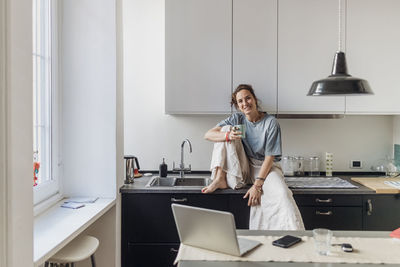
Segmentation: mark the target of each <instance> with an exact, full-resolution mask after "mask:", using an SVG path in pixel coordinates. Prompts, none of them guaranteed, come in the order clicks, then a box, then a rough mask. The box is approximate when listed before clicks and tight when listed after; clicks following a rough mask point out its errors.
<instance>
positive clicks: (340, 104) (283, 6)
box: [278, 0, 345, 114]
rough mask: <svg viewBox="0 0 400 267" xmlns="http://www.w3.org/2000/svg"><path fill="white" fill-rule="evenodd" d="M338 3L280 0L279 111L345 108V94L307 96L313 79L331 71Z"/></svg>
mask: <svg viewBox="0 0 400 267" xmlns="http://www.w3.org/2000/svg"><path fill="white" fill-rule="evenodd" d="M337 5H338V3H337V1H321V0H280V1H279V8H278V10H279V15H278V18H279V21H278V110H279V112H281V113H282V112H284V113H328V114H329V113H336V114H339V113H343V112H344V107H345V106H344V97H332V96H330V97H311V96H306V94H307V93H308V91H309V89H310V87H311V84H312V82H313V81H315V80H319V79H322V78H326V77H327V76H328V75H330V73H331V69H332V61H333V57H334V55H335V52H336V50H337V49H338V26H337V24H338V7H337Z"/></svg>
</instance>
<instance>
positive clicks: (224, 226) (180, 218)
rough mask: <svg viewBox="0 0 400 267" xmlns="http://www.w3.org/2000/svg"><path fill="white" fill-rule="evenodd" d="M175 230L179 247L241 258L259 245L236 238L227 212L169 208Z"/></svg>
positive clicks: (232, 218)
mask: <svg viewBox="0 0 400 267" xmlns="http://www.w3.org/2000/svg"><path fill="white" fill-rule="evenodd" d="M171 207H172V212H173V214H174V218H175V223H176V227H177V229H178V234H179V238H180V240H181V243H182V244H185V245H189V246H193V247H199V248H204V249H208V250H213V251H217V252H222V253H225V254H230V255H234V256H243V255H244V254H245V253H247V252H249V251H250V250H252V249H253V248H255V247H257V246H259V245H260V244H261V243H260V242H258V241H254V240H249V239H245V238H238V237H237V235H236V226H235V220H234V217H233V214H232V213H230V212H224V211H217V210H211V209H203V208H197V207H192V206H186V205H179V204H172V205H171Z"/></svg>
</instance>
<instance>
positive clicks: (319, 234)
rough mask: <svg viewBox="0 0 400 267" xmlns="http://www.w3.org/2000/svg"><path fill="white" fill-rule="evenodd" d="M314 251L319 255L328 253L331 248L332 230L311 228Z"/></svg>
mask: <svg viewBox="0 0 400 267" xmlns="http://www.w3.org/2000/svg"><path fill="white" fill-rule="evenodd" d="M313 237H314V244H315V251H316V252H317V253H318V254H319V255H328V253H329V252H330V250H331V238H332V231H331V230H329V229H324V228H317V229H314V230H313Z"/></svg>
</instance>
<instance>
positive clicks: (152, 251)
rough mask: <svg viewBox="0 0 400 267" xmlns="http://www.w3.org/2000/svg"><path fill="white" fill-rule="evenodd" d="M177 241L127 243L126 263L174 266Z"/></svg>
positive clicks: (135, 266) (144, 266)
mask: <svg viewBox="0 0 400 267" xmlns="http://www.w3.org/2000/svg"><path fill="white" fill-rule="evenodd" d="M178 249H179V243H167V244H152V243H150V244H146V243H143V244H141V243H129V244H128V254H127V260H126V264H125V265H123V266H129V267H150V266H165V267H169V266H171V267H172V266H174V265H173V263H174V260H175V258H176V255H177V253H178Z"/></svg>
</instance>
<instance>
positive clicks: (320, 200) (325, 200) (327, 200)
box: [315, 198, 332, 203]
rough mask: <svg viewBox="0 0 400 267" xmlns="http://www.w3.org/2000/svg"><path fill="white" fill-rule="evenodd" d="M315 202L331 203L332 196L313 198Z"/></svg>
mask: <svg viewBox="0 0 400 267" xmlns="http://www.w3.org/2000/svg"><path fill="white" fill-rule="evenodd" d="M315 202H317V203H331V202H332V198H328V199H319V198H316V199H315Z"/></svg>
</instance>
